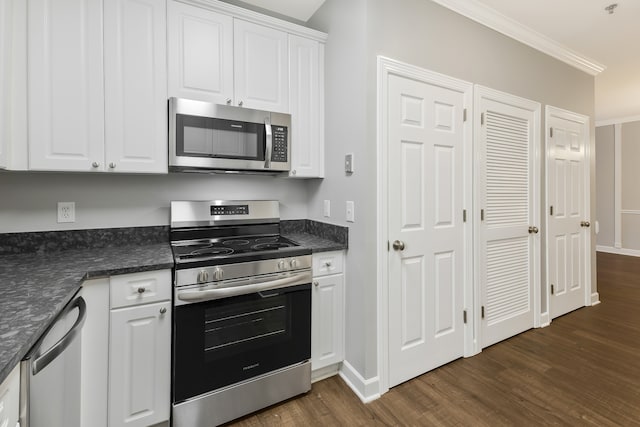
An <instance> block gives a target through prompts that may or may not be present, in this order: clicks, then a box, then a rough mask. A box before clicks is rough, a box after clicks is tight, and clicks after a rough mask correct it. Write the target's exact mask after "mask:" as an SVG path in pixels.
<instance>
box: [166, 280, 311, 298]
mask: <svg viewBox="0 0 640 427" xmlns="http://www.w3.org/2000/svg"><path fill="white" fill-rule="evenodd" d="M310 281H311V278H310V274H309V273H305V274H296V275H294V276H290V277H285V278H283V279H276V280H269V281H267V282H260V283H253V284H251V285H242V286H233V287H228V288H217V289H199V290H186V291H178V292H177V297H178V299H179V300H181V301H186V302H200V301H211V300H216V299H221V298H228V297H234V296H238V295H246V294H253V293H257V292H262V291H268V290H271V289H280V288H286V287H287V286H292V285H303V284H305V283H309V282H310Z"/></svg>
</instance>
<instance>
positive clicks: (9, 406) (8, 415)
mask: <svg viewBox="0 0 640 427" xmlns="http://www.w3.org/2000/svg"><path fill="white" fill-rule="evenodd" d="M0 1H1V0H0ZM19 412H20V365H17V366H16V367H15V368H13V370H12V371H11V373H10V374H9V376H8V377H7V378H6V379H5V380H4V381H3V382H2V384H0V426H2V427H4V426H10V427H13V426H17V425H18V419H19Z"/></svg>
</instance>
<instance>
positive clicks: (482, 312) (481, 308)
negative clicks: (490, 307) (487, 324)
mask: <svg viewBox="0 0 640 427" xmlns="http://www.w3.org/2000/svg"><path fill="white" fill-rule="evenodd" d="M480 317H482V318H483V319H484V305H483V306H482V307H480Z"/></svg>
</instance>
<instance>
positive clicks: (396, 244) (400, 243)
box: [392, 240, 404, 251]
mask: <svg viewBox="0 0 640 427" xmlns="http://www.w3.org/2000/svg"><path fill="white" fill-rule="evenodd" d="M392 246H393V249H394V250H396V251H403V250H404V242H403V241H402V240H396V241H394V242H393V245H392Z"/></svg>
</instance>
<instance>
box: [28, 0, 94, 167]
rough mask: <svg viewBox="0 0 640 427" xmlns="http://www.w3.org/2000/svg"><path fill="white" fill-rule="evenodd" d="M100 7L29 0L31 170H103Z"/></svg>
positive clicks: (88, 2)
mask: <svg viewBox="0 0 640 427" xmlns="http://www.w3.org/2000/svg"><path fill="white" fill-rule="evenodd" d="M102 6H103V2H102V0H55V1H54V0H30V1H29V4H28V12H27V15H28V41H29V42H28V92H29V95H28V117H29V168H30V169H34V170H75V171H90V170H103V158H104V85H103V68H102V56H103V51H102V23H103V18H102V17H103V15H102ZM94 165H95V167H94Z"/></svg>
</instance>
